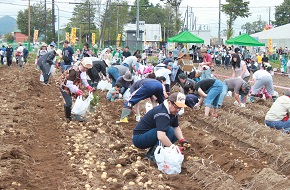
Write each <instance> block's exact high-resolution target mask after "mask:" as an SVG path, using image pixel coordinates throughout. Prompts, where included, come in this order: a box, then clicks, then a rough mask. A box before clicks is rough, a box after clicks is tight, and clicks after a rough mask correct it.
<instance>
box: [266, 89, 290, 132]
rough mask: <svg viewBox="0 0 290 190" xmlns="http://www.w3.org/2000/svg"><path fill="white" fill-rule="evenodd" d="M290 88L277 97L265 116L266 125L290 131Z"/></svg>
mask: <svg viewBox="0 0 290 190" xmlns="http://www.w3.org/2000/svg"><path fill="white" fill-rule="evenodd" d="M289 115H290V90H287V91H286V92H285V93H284V95H283V96H280V97H279V98H277V100H276V101H275V102H274V103H273V105H272V106H271V108H270V110H269V111H268V112H267V114H266V116H265V125H266V126H268V127H271V128H276V129H278V130H284V132H286V133H289V132H290V120H289Z"/></svg>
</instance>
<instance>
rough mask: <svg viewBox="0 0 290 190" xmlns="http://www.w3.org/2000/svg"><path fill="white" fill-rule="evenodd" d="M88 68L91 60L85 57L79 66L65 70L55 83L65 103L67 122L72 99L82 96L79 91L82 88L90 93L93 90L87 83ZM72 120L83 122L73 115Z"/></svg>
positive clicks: (69, 119)
mask: <svg viewBox="0 0 290 190" xmlns="http://www.w3.org/2000/svg"><path fill="white" fill-rule="evenodd" d="M90 68H92V60H91V59H90V58H89V57H85V58H83V60H82V61H81V62H80V64H79V66H73V67H71V68H70V69H68V70H66V71H65V72H64V73H63V74H62V75H61V76H60V78H59V79H58V81H57V83H58V84H59V87H60V92H61V94H62V96H63V99H64V101H65V104H64V111H65V117H66V120H67V122H69V121H71V107H72V97H76V96H81V95H83V91H82V90H81V89H80V88H81V87H82V86H84V87H86V88H87V89H88V91H90V92H92V91H93V90H94V89H93V88H92V87H91V86H90V85H89V84H88V82H87V71H88V69H90ZM74 120H77V121H84V120H83V119H82V118H81V117H80V115H74Z"/></svg>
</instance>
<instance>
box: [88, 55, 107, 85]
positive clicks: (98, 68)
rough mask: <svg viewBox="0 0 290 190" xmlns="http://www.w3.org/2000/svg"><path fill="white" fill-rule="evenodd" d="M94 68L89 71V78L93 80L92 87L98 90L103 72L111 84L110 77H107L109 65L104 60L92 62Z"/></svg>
mask: <svg viewBox="0 0 290 190" xmlns="http://www.w3.org/2000/svg"><path fill="white" fill-rule="evenodd" d="M92 63H93V67H92V68H91V69H89V70H88V71H87V73H88V76H89V77H90V79H91V82H92V86H93V87H94V88H97V86H98V83H99V81H100V80H101V78H100V75H99V73H100V72H101V73H102V74H103V76H105V77H106V79H107V81H109V82H110V79H109V76H108V75H107V70H106V69H107V67H108V65H107V64H106V62H105V61H104V60H102V61H101V60H99V61H92Z"/></svg>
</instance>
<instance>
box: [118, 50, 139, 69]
mask: <svg viewBox="0 0 290 190" xmlns="http://www.w3.org/2000/svg"><path fill="white" fill-rule="evenodd" d="M140 59H141V55H140V54H136V55H135V56H129V57H127V58H125V59H124V61H123V62H122V65H124V66H126V67H129V70H130V71H131V73H133V71H134V72H136V71H137V69H138V68H136V66H137V64H138V62H139V61H140Z"/></svg>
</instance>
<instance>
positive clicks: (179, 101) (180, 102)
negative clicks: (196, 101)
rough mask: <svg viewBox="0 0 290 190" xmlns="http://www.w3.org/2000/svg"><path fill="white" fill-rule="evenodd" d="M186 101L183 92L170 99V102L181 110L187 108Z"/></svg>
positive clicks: (174, 94)
mask: <svg viewBox="0 0 290 190" xmlns="http://www.w3.org/2000/svg"><path fill="white" fill-rule="evenodd" d="M185 99H186V97H185V95H184V94H182V93H181V92H175V93H173V94H171V95H170V96H169V97H168V100H169V101H171V102H174V104H176V105H177V106H178V107H180V108H184V107H187V105H185Z"/></svg>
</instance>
